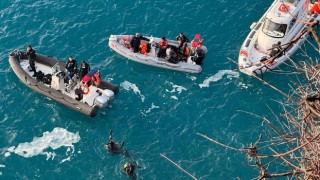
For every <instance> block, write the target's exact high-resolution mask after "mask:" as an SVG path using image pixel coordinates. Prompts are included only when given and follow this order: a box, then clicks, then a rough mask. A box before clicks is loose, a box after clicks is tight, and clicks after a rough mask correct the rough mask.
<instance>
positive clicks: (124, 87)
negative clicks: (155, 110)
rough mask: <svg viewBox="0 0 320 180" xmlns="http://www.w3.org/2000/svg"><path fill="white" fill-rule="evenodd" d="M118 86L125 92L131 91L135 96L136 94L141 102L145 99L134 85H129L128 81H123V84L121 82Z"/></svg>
mask: <svg viewBox="0 0 320 180" xmlns="http://www.w3.org/2000/svg"><path fill="white" fill-rule="evenodd" d="M120 86H121V87H122V88H123V89H125V90H127V91H129V90H133V92H134V93H135V94H138V95H139V96H140V98H141V101H142V102H144V99H145V97H144V95H142V94H141V92H140V90H139V88H138V87H137V85H135V84H133V83H131V82H129V81H124V82H122V83H121V84H120Z"/></svg>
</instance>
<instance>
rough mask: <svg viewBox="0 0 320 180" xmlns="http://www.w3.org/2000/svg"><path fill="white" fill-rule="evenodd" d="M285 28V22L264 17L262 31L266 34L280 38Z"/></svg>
mask: <svg viewBox="0 0 320 180" xmlns="http://www.w3.org/2000/svg"><path fill="white" fill-rule="evenodd" d="M286 29H287V25H286V24H278V23H275V22H273V21H271V20H270V19H266V22H265V23H264V25H263V28H262V31H263V32H264V33H265V34H266V35H268V36H271V37H275V38H282V37H283V36H284V35H285V33H286Z"/></svg>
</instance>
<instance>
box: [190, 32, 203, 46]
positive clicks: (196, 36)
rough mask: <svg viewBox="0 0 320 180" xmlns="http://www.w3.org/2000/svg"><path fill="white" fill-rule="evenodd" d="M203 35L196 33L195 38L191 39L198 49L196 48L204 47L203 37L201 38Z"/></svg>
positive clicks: (192, 44)
mask: <svg viewBox="0 0 320 180" xmlns="http://www.w3.org/2000/svg"><path fill="white" fill-rule="evenodd" d="M200 37H201V35H200V34H196V35H195V36H194V39H193V40H192V41H191V47H192V48H193V49H196V48H201V47H202V41H203V40H202V39H200Z"/></svg>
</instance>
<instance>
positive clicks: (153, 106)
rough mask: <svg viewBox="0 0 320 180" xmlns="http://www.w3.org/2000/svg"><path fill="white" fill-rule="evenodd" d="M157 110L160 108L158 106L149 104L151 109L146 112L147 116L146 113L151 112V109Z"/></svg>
mask: <svg viewBox="0 0 320 180" xmlns="http://www.w3.org/2000/svg"><path fill="white" fill-rule="evenodd" d="M159 108H160V106H156V105H154V104H153V103H152V104H151V108H149V109H148V110H147V111H146V113H147V114H148V113H150V112H151V110H152V109H159Z"/></svg>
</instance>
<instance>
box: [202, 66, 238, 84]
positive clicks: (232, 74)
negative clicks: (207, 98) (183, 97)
mask: <svg viewBox="0 0 320 180" xmlns="http://www.w3.org/2000/svg"><path fill="white" fill-rule="evenodd" d="M224 75H227V78H228V79H231V78H239V72H236V71H232V70H220V71H218V72H217V73H216V74H215V75H213V76H211V77H209V78H207V79H205V80H204V81H203V82H202V84H199V86H200V88H203V87H209V84H210V83H211V82H216V81H219V80H220V79H222V77H223V76H224Z"/></svg>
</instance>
